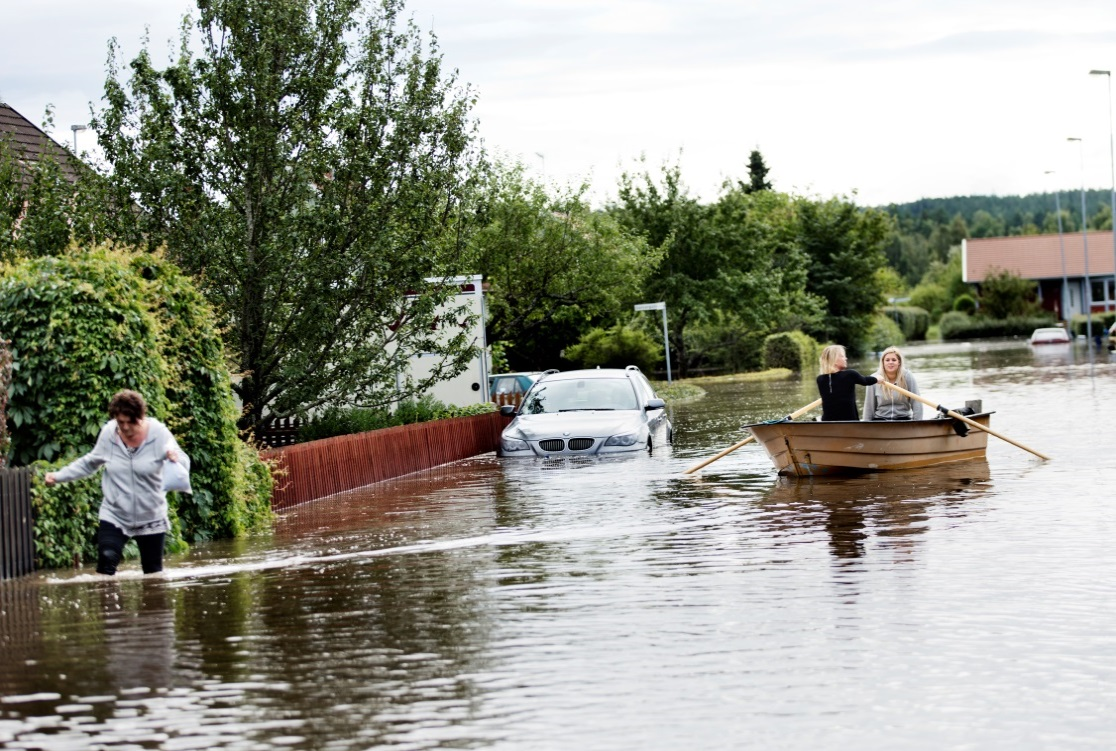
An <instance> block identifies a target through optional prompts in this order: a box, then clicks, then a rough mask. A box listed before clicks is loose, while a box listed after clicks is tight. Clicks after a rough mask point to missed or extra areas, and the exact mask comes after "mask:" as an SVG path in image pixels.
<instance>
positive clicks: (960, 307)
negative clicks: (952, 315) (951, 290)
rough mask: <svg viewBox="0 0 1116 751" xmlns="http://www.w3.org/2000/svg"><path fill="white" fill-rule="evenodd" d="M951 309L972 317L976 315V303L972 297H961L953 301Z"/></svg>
mask: <svg viewBox="0 0 1116 751" xmlns="http://www.w3.org/2000/svg"><path fill="white" fill-rule="evenodd" d="M953 309H954V310H956V311H959V312H961V313H967V314H969V315H972V314H973V313H976V309H977V301H976V300H975V299H974V298H973V296H972V295H961V296H960V297H958V298H957V299H955V300H954V301H953Z"/></svg>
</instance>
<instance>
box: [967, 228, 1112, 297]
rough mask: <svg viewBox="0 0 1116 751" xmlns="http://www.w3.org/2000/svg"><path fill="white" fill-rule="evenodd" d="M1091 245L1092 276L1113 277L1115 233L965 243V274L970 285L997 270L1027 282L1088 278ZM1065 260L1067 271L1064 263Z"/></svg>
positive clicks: (1067, 233)
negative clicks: (1065, 277) (1087, 267)
mask: <svg viewBox="0 0 1116 751" xmlns="http://www.w3.org/2000/svg"><path fill="white" fill-rule="evenodd" d="M1086 243H1087V244H1088V246H1089V275H1090V276H1111V275H1112V273H1113V267H1114V266H1116V258H1114V257H1113V244H1112V230H1102V231H1092V232H1089V233H1088V234H1087V235H1083V234H1082V233H1081V232H1066V233H1063V234H1062V235H1060V236H1059V235H1056V234H1055V235H1023V236H1020V237H984V238H973V239H970V240H964V241H962V243H961V274H962V278H963V279H964V280H965V281H966V282H969V283H970V284H979V283H980V282H983V281H984V280H985V279H986V278H988V276H990V275H991V274H992V273H993V272H995V271H997V270H1001V271H1010V272H1012V273H1013V274H1015V275H1016V276H1019V277H1021V278H1023V279H1034V280H1038V279H1061V278H1062V277H1063V276H1067V277H1082V276H1085V246H1086ZM1063 257H1064V259H1065V268H1064V270H1063V266H1062V262H1063Z"/></svg>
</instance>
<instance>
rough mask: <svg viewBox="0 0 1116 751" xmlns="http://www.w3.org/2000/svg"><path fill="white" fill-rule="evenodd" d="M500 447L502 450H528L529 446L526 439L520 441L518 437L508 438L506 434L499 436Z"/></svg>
mask: <svg viewBox="0 0 1116 751" xmlns="http://www.w3.org/2000/svg"><path fill="white" fill-rule="evenodd" d="M500 448H501V449H503V450H504V451H528V450H530V448H531V447H530V446H528V445H527V441H521V440H520V439H518V438H509V437H508V436H501V437H500Z"/></svg>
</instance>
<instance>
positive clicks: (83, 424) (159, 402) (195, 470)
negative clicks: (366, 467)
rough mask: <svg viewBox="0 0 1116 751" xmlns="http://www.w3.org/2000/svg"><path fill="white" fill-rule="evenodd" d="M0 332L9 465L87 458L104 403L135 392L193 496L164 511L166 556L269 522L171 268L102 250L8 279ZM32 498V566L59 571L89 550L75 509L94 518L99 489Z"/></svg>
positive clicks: (266, 492) (188, 293) (198, 303)
mask: <svg viewBox="0 0 1116 751" xmlns="http://www.w3.org/2000/svg"><path fill="white" fill-rule="evenodd" d="M0 330H4V331H10V332H12V354H13V357H14V361H15V370H14V379H13V383H12V389H11V394H12V399H11V409H10V426H11V428H12V449H13V451H12V455H13V457H14V458H15V459H16V461H17V462H18V463H21V464H28V463H30V462H31V461H32V460H36V459H46V460H50V463H49V468H57V467H59V466H62V464H63V463H65V461H67V460H69V459H72V458H75V457H76V456H79V455H81V454H83V453H85V452H87V451H88V450H89V449H90V448H91V447H92V445H93V442H94V441H95V439H96V437H97V433H98V431H99V430H100V427H101V425H103V424H104V422H105V421H106V420H107V419H108V416H107V414H106V412H105V408H106V405H107V404H108V401H109V399H110V397H111V396H112V395H113V394H114V393H115V392H116V391H118V390H119V389H121V388H132V389H134V390H136V391H139V392H140V393H141V394H143V395H144V397H145V398H146V399H147V401H148V405H149V412H150V414H151V415H152V416H154V417H156V418H157V419H159V420H162V421H163V422H165V423H166V424H167V425H168V426H169V427H170V428H171V430H172V431H173V432H174V433H175V435H176V437H177V438H178V440H179V443H180V444H181V445H182V448H183V450H184V451H186V452H187V453H188V454H189V455H190V457H191V459H192V463H193V466H192V472H191V474H192V478H191V479H192V483H193V487H194V491H195V492H194V495H193V496H192V497H191V496H186V495H183V494H171V495H170V496H169V498H168V500H169V501H170V506H171V521H172V531H171V535H170V536H169V538H168V547H169V549H171V550H172V551H173V550H176V549H181V547H182V545H183V542H184V541H194V540H199V539H209V538H212V537H228V536H233V535H237V534H240V533H242V532H244V531H247V530H249V529H252V528H255V527H258V526H260V524H261V523H263V522H264V521H265V520H267V519H269V518H270V493H271V480H270V475H269V472H268V470H267V468H266V467H265V466H264V465H263V464H262V462H260V460H259V458H258V456H257V455H256V453H255V451H254V450H252V449H251V448H250V447H248V446H246V445H245V444H244V443H243V442H242V441H241V440H240V439H239V437H238V436H237V433H236V428H235V424H236V409H235V406H234V403H233V401H232V392H231V388H230V385H229V374H228V369H227V367H226V365H225V362H224V350H223V348H222V345H221V341H220V338H219V335H218V333H217V331H216V328H215V327H214V325H213V316H212V313H211V312H210V311H209V309H208V307H207V306H206V304H205V303H204V301H203V300H202V298H201V296H200V295H199V293H198V292H197V291H196V290H195V289H194V288H193V287H192V285H191V284H190V283H189V281H188V280H187V279H186V278H185V277H184V276H182V275H181V273H179V272H178V271H177V269H176V268H175V267H174V266H172V265H171V264H169V263H167V262H166V261H165V260H163V259H162V258H160V257H158V256H151V255H142V254H134V253H125V252H120V251H114V250H111V249H106V248H97V249H93V250H90V251H87V252H83V253H81V254H80V255H79V254H76V253H75V254H72V255H65V256H60V257H51V258H37V259H29V260H27V261H24V262H22V263H20V264H18V265H14V266H8V267H6V268H5V269H4V273H3V276H2V277H0ZM36 485H38V483H36ZM82 487H85V488H88V490H82V489H81V488H82ZM35 492H36V494H37V497H38V498H39V502H38V503H39V505H38V509H39V512H38V514H37V516H36V539H37V540H38V541H39V548H38V549H39V551H40V557H41V558H42V559H43V560H44V561H54V562H57V561H62V560H64V561H65V562H66V565H68V563H69V562H71V561H70V559H69V558H67V557H66V556H69V555H71V554H73V553H74V551H75V550H79V549H80V550H82V551H83V552H82V553H81V554H82V555H87V554H88V553H90V551H92V548H91V547H85V548H82V547H80V545H79V543H81V544H82V545H84V544H86V543H88V544H89V545H91V544H92V543H90V542H88V536H89V535H91V534H92V530H91V529H90V528H88V527H87V526H86V522H87V521H88V520H87V519H86V518H85V517H84V516H82V514H83V513H84V512H81V509H84V508H85V507H86V505H90V504H91V505H92V507H93V508H94V509H96V507H97V505H98V504H99V481H98V479H97V478H90V479H88V480H84V481H80V482H77V483H72V484H64V485H60V486H57V487H55V488H49V489H48V488H45V487H42V488H38V489H37V490H36V491H35ZM85 493H88V494H90V497H94V496H96V500H89V499H87V498H86V496H85V495H84V494H85ZM56 498H57V499H58V501H57V504H56V502H55V499H56ZM73 509H78V510H77V511H74V510H73ZM94 515H95V511H94ZM93 529H95V525H94V527H93ZM53 535H61V537H60V538H59V540H57V541H55V540H54V537H53ZM81 541H85V542H81ZM56 543H57V547H58V550H59V551H62V552H58V553H57V554H56V553H55V550H54V549H55V546H56ZM75 546H78V547H75Z"/></svg>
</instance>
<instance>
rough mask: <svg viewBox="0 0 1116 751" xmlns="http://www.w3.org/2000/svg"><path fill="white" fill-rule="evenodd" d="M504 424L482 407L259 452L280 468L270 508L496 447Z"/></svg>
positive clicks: (318, 496) (443, 462) (323, 495)
mask: <svg viewBox="0 0 1116 751" xmlns="http://www.w3.org/2000/svg"><path fill="white" fill-rule="evenodd" d="M507 423H508V418H506V417H504V416H503V415H501V414H500V413H499V412H487V413H485V414H482V415H471V416H469V417H454V418H451V419H448V420H432V421H430V422H420V423H415V424H413V425H401V426H399V427H395V428H384V429H382V430H371V431H368V432H367V433H357V434H355V435H345V436H337V437H334V438H324V439H322V440H319V441H309V442H307V443H299V444H296V445H294V446H285V447H283V448H278V449H272V450H269V451H264V452H263V454H262V456H263V457H264V458H265V459H271V460H273V461H275V463H276V465H277V469H278V472H279V475H278V477H277V478H276V483H275V491H274V492H273V493H272V495H271V507H272V508H274V509H282V508H287V507H289V506H294V505H296V504H299V503H305V502H306V501H312V500H314V499H315V498H323V497H325V496H328V495H334V494H336V493H343V492H345V491H346V490H353V489H355V488H359V487H362V486H364V485H370V484H372V483H374V482H379V481H381V480H390V479H392V478H394V477H400V476H402V475H406V474H410V473H411V472H418V471H420V470H424V469H430V468H431V467H437V466H438V465H440V464H447V463H449V462H453V461H457V460H458V459H465V458H467V457H470V456H476V455H477V454H484V453H487V452H489V451H495V450H496V446H497V444H498V443H499V441H500V431H502V430H503V429H504V426H505V425H506V424H507Z"/></svg>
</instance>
